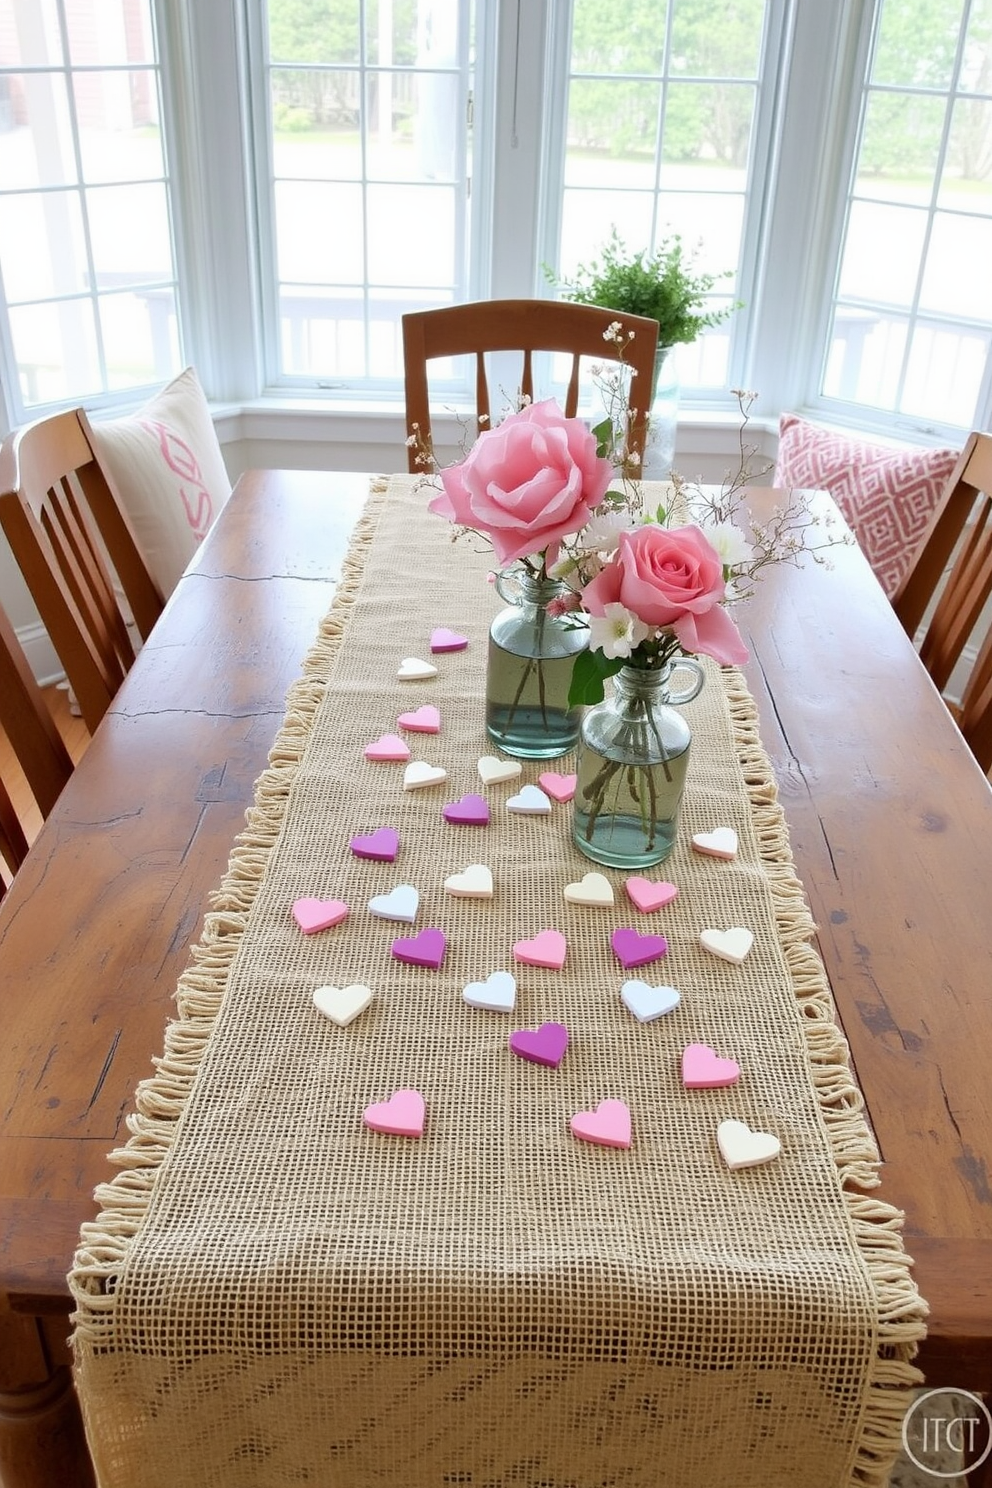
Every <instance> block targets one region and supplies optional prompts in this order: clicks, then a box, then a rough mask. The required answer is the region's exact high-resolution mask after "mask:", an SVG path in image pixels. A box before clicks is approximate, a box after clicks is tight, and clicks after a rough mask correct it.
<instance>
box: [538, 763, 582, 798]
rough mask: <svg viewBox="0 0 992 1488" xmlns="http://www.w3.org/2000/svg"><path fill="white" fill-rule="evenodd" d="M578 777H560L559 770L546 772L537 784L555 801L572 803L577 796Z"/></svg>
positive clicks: (539, 777)
mask: <svg viewBox="0 0 992 1488" xmlns="http://www.w3.org/2000/svg"><path fill="white" fill-rule="evenodd" d="M577 780H578V776H577V775H559V773H558V771H557V770H544V771H543V772H542V773H541V774H540V775H538V777H537V783H538V785H539V786H540V787H541V789H542V790H543V791H545V792H546V793H547V795H549V796H551V798H552V799H553V800H555V801H570V800H571V799H572V797H573V796H574V795H575V786H576V782H577Z"/></svg>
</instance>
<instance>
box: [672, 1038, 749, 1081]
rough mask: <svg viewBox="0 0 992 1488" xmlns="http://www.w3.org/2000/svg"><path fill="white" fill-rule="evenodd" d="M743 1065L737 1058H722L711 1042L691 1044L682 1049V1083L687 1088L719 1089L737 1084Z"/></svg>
mask: <svg viewBox="0 0 992 1488" xmlns="http://www.w3.org/2000/svg"><path fill="white" fill-rule="evenodd" d="M740 1077H741V1067H740V1065H739V1064H738V1063H737V1061H736V1059H721V1058H720V1056H719V1055H718V1054H717V1052H716V1050H715V1049H711V1048H710V1046H709V1044H689V1045H687V1047H686V1048H685V1049H683V1050H682V1084H683V1085H684V1086H685V1088H686V1090H718V1089H719V1088H720V1087H721V1086H723V1085H736V1084H737V1081H738V1080H739V1079H740Z"/></svg>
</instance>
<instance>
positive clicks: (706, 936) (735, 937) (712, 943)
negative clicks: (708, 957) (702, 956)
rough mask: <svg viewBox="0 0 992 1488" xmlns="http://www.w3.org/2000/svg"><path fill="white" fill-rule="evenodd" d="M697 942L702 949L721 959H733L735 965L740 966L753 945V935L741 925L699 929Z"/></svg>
mask: <svg viewBox="0 0 992 1488" xmlns="http://www.w3.org/2000/svg"><path fill="white" fill-rule="evenodd" d="M699 943H700V945H701V946H702V947H703V949H704V950H707V951H712V952H713V954H714V956H719V957H720V959H721V960H722V961H733V963H734V965H735V966H740V964H741V962H742V961H743V960H744V957H745V956H746V955H747V953H748V951H749V950H750V949H751V947H752V946H753V945H754V936H753V935H752V934H751V932H750V930H745V929H744V928H743V926H741V925H734V926H733V927H732V928H731V929H730V930H703V931H701V932H700V936H699Z"/></svg>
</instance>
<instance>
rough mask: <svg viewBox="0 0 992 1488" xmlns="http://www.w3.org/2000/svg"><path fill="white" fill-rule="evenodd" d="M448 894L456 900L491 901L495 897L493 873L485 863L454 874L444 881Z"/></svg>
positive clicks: (472, 865)
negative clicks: (452, 895)
mask: <svg viewBox="0 0 992 1488" xmlns="http://www.w3.org/2000/svg"><path fill="white" fill-rule="evenodd" d="M444 887H445V890H446V892H447V893H449V894H454V896H455V898H456V899H491V898H492V897H493V873H492V869H491V868H487V867H486V865H485V863H472V864H471V865H470V866H469V867H468V868H466V869H465V871H464V873H453V874H452V875H451V877H450V878H446V879H445V880H444Z"/></svg>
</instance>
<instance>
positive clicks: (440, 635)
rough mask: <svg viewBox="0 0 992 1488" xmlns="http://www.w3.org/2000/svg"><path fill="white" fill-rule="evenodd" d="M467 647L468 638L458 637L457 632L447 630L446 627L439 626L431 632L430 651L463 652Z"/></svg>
mask: <svg viewBox="0 0 992 1488" xmlns="http://www.w3.org/2000/svg"><path fill="white" fill-rule="evenodd" d="M467 645H468V636H463V635H459V634H458V632H457V631H454V630H449V629H448V627H447V626H446V625H439V626H437V628H436V629H435V630H432V631H431V650H432V651H434V652H437V651H464V650H465V647H466V646H467Z"/></svg>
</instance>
